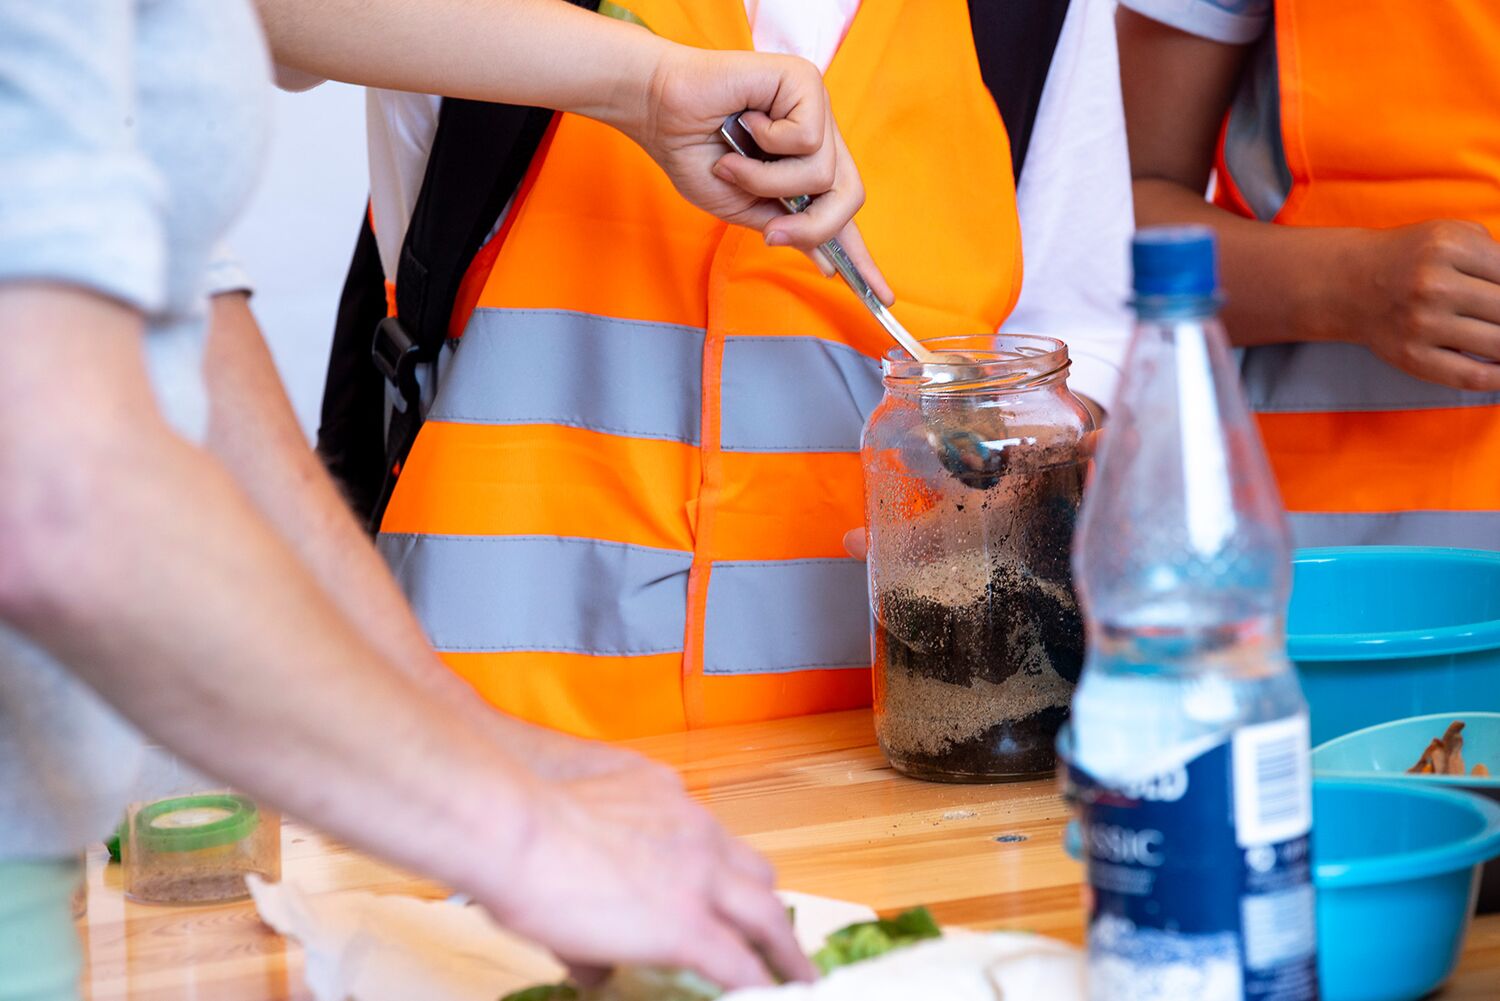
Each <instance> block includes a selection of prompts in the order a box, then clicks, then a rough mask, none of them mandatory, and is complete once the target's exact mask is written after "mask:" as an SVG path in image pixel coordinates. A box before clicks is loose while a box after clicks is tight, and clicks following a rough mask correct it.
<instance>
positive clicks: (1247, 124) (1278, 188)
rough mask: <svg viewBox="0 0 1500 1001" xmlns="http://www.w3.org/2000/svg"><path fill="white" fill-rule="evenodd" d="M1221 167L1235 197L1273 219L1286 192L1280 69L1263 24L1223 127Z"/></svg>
mask: <svg viewBox="0 0 1500 1001" xmlns="http://www.w3.org/2000/svg"><path fill="white" fill-rule="evenodd" d="M1224 165H1225V166H1226V167H1227V168H1228V170H1229V176H1230V177H1232V178H1233V179H1234V186H1235V188H1237V189H1238V190H1239V193H1240V197H1242V198H1243V199H1244V200H1245V204H1247V205H1248V206H1249V207H1250V211H1251V212H1254V213H1255V217H1256V218H1257V219H1260V220H1261V221H1262V222H1267V221H1270V220H1271V219H1274V218H1276V215H1277V213H1279V212H1280V211H1281V207H1282V206H1283V205H1285V204H1286V200H1287V197H1288V196H1289V195H1290V194H1291V193H1292V171H1291V168H1290V167H1288V166H1287V162H1286V146H1285V144H1284V143H1283V141H1282V136H1281V73H1280V69H1279V68H1278V66H1277V56H1276V29H1275V28H1274V27H1267V29H1266V33H1265V35H1264V36H1263V37H1262V38H1261V40H1260V42H1259V43H1258V44H1257V45H1256V48H1255V51H1254V52H1252V53H1251V54H1250V57H1249V59H1248V60H1247V62H1246V66H1245V73H1244V76H1243V77H1242V78H1241V80H1240V88H1239V92H1238V93H1237V94H1236V95H1235V98H1234V102H1233V103H1232V104H1231V105H1230V106H1229V121H1228V123H1227V124H1226V125H1225V127H1224Z"/></svg>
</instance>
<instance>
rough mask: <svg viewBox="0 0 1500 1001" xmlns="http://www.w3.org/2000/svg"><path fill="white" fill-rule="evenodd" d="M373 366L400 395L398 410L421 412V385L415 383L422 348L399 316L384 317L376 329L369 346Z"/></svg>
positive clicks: (413, 412)
mask: <svg viewBox="0 0 1500 1001" xmlns="http://www.w3.org/2000/svg"><path fill="white" fill-rule="evenodd" d="M370 356H371V358H372V359H374V362H375V367H376V368H377V369H378V370H379V371H380V374H381V375H383V376H385V380H386V382H388V383H390V384H391V385H392V386H394V387H396V391H397V392H398V393H399V394H400V402H399V404H398V407H399V408H400V409H401V410H402V411H404V412H406V413H411V414H415V413H418V412H419V411H420V409H421V404H422V386H421V384H420V383H419V382H418V381H417V366H418V365H420V364H421V363H422V361H423V360H424V359H423V358H422V348H421V345H419V344H418V343H417V342H416V341H415V340H413V339H412V337H411V334H409V333H408V332H407V330H406V326H405V325H404V324H403V323H402V322H401V318H400V317H399V316H387V317H386V318H385V319H383V320H381V321H380V323H379V324H377V325H376V327H375V341H374V343H373V344H372V345H371V347H370Z"/></svg>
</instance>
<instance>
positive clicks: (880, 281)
mask: <svg viewBox="0 0 1500 1001" xmlns="http://www.w3.org/2000/svg"><path fill="white" fill-rule="evenodd" d="M839 242H840V243H842V244H843V245H844V253H846V254H848V255H849V260H851V261H853V262H854V266H855V267H856V268H858V269H859V273H860V274H862V275H864V276H865V281H867V282H869V283H870V288H871V290H873V291H874V293H875V295H876V296H877V297H879V299H880V301H881V302H883V303H885V304H886V305H887V306H893V305H895V303H896V293H895V292H894V291H892V290H891V283H890V282H888V281H886V279H885V275H884V274H883V273H882V272H881V270H880V268H878V267H877V266H876V265H875V258H874V257H872V256H870V251H869V248H868V247H866V246H865V238H864V235H863V234H861V233H860V231H859V227H858V226H856V225H855V224H854V223H852V222H851V223H849V225H847V226H845V227H844V230H843V232H841V233H840V234H839Z"/></svg>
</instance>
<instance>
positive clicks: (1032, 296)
mask: <svg viewBox="0 0 1500 1001" xmlns="http://www.w3.org/2000/svg"><path fill="white" fill-rule="evenodd" d="M745 10H746V13H747V14H748V16H749V18H750V25H751V32H752V36H753V38H754V41H755V47H756V49H757V50H758V51H761V52H781V53H789V54H792V55H798V56H802V57H804V58H806V59H808V60H810V61H811V62H813V63H815V64H816V65H818V66H820V67H823V68H825V69H826V68H827V67H828V64H829V63H830V62H832V60H833V56H834V53H835V52H836V51H837V50H838V47H839V44H840V43H841V42H842V41H843V39H844V35H845V34H846V33H847V32H848V30H849V26H850V24H851V23H852V22H853V20H854V16H855V14H857V13H858V11H859V0H745ZM1114 10H1115V2H1114V0H1072V3H1071V5H1070V7H1069V10H1068V15H1067V18H1066V20H1065V21H1064V23H1063V29H1062V34H1061V36H1060V37H1059V39H1058V43H1057V51H1056V53H1055V55H1054V56H1053V60H1052V67H1051V70H1050V71H1049V72H1048V75H1047V83H1046V86H1045V87H1044V89H1043V91H1042V100H1041V106H1040V108H1039V110H1038V113H1037V121H1036V126H1035V128H1034V130H1033V132H1032V137H1031V147H1030V150H1029V152H1028V154H1027V159H1026V167H1025V170H1024V171H1023V172H1022V174H1021V183H1020V186H1019V188H1018V190H1017V192H1016V198H1017V207H1018V211H1019V214H1020V218H1021V233H1022V244H1023V248H1024V251H1025V259H1026V269H1025V271H1026V276H1025V281H1024V284H1023V286H1022V289H1021V299H1020V302H1019V303H1017V305H1016V308H1015V311H1014V312H1013V313H1012V314H1011V316H1010V318H1009V319H1008V320H1006V322H1005V324H1004V326H1003V328H1002V329H1004V330H1007V331H1015V332H1025V333H1038V334H1049V335H1052V336H1054V337H1060V338H1062V339H1063V340H1065V341H1067V342H1068V347H1069V352H1070V354H1071V355H1072V358H1073V369H1072V373H1071V374H1070V376H1069V380H1068V381H1069V384H1070V385H1071V386H1072V387H1073V389H1074V390H1075V391H1076V392H1079V393H1082V394H1084V395H1086V396H1089V397H1091V398H1092V399H1095V400H1098V401H1099V402H1101V403H1105V404H1108V403H1109V401H1110V400H1111V399H1113V396H1114V389H1115V382H1116V380H1117V379H1118V377H1119V371H1120V365H1121V362H1122V360H1123V358H1124V353H1125V343H1126V340H1127V338H1128V335H1129V330H1130V314H1129V311H1128V309H1127V308H1126V305H1125V301H1126V298H1127V297H1128V294H1129V271H1128V267H1127V262H1128V248H1129V242H1130V234H1131V231H1132V230H1133V228H1134V225H1135V217H1134V213H1133V210H1132V203H1131V192H1130V163H1129V156H1128V152H1127V149H1126V144H1125V119H1124V112H1123V109H1122V106H1121V100H1120V77H1119V65H1118V57H1117V55H1116V49H1115V32H1114ZM439 105H440V99H439V98H437V97H432V96H429V95H425V94H408V93H401V92H397V91H385V90H371V91H370V92H369V102H368V118H369V121H368V134H369V146H370V192H371V195H370V198H371V212H372V214H373V216H374V221H375V233H376V242H377V243H378V244H379V247H380V258H381V263H382V264H383V265H384V267H385V273H386V274H387V275H388V276H391V275H394V274H395V273H396V267H395V264H396V261H397V259H398V258H399V257H400V252H401V243H402V241H403V240H404V239H405V238H406V227H407V223H408V222H409V221H410V220H411V214H412V210H413V208H414V207H415V205H416V200H417V193H418V192H419V191H420V190H421V187H422V176H423V174H424V173H425V172H426V170H427V157H428V154H429V153H430V152H431V149H432V140H433V137H434V136H435V135H436V133H437V122H438V108H439ZM896 294H897V296H899V295H900V294H901V290H900V289H897V290H896Z"/></svg>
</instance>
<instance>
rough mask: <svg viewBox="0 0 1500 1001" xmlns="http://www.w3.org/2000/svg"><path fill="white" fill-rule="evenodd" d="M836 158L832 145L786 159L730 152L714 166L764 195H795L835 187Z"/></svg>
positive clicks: (726, 177)
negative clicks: (757, 157) (755, 157)
mask: <svg viewBox="0 0 1500 1001" xmlns="http://www.w3.org/2000/svg"><path fill="white" fill-rule="evenodd" d="M837 159H838V154H837V152H836V151H835V150H834V149H833V147H832V146H826V147H824V148H823V149H820V150H818V151H817V152H815V153H812V154H811V155H809V156H802V157H789V158H787V159H783V160H752V159H750V158H749V157H748V156H740V155H739V154H738V153H728V154H726V155H725V156H724V157H723V158H722V159H720V160H719V162H718V163H717V164H715V165H714V173H716V174H718V175H719V177H721V178H723V179H724V180H726V181H728V182H730V183H731V184H733V185H735V186H737V187H739V188H742V189H744V190H745V191H748V192H750V193H751V194H752V195H757V196H759V197H761V198H795V197H797V196H798V195H806V194H813V195H817V194H821V193H822V192H825V191H827V190H829V189H830V188H832V187H833V185H834V181H835V180H836V179H837V169H838V163H837Z"/></svg>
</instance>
